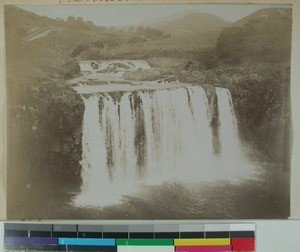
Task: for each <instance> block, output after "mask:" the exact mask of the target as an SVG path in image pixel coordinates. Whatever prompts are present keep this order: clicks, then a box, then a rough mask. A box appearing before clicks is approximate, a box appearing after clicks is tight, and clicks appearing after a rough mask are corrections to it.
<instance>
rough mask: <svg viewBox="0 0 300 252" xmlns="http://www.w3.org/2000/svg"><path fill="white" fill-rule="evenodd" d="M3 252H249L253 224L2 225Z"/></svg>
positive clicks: (253, 247)
mask: <svg viewBox="0 0 300 252" xmlns="http://www.w3.org/2000/svg"><path fill="white" fill-rule="evenodd" d="M4 229H5V230H4V233H5V237H4V243H5V244H4V245H5V251H12V250H14V251H18V250H20V251H22V250H26V251H81V252H84V251H101V252H114V251H115V252H135V251H136V252H148V251H149V252H150V251H151V252H229V251H234V252H246V251H247V252H250V251H255V224H252V223H245V224H241V223H238V224H186V225H185V224H183V225H173V224H171V225H169V224H158V225H73V224H67V225H66V224H28V223H24V224H23V223H22V224H20V223H5V225H4Z"/></svg>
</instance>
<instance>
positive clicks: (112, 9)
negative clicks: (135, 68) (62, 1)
mask: <svg viewBox="0 0 300 252" xmlns="http://www.w3.org/2000/svg"><path fill="white" fill-rule="evenodd" d="M18 7H21V8H23V9H25V10H29V11H31V12H34V13H36V14H38V15H40V16H47V17H50V18H53V19H55V18H63V19H65V20H66V18H67V17H68V16H74V17H76V18H77V17H83V19H84V20H85V21H88V20H89V21H92V22H94V24H95V25H100V26H131V25H137V24H139V23H140V22H143V21H147V20H155V19H161V18H164V17H168V16H172V15H175V14H176V13H179V12H184V11H193V12H197V11H201V12H205V13H210V14H214V15H216V16H219V17H221V18H222V19H224V20H225V21H228V22H234V21H237V20H239V19H241V18H243V17H245V16H247V15H249V14H251V13H253V12H255V11H257V10H259V9H264V8H291V5H279V4H276V5H275V4H273V5H271V4H268V5H266V4H134V5H133V4H130V5H119V4H118V5H108V4H106V5H103V4H98V5H95V4H93V5H18Z"/></svg>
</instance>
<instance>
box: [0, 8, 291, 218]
mask: <svg viewBox="0 0 300 252" xmlns="http://www.w3.org/2000/svg"><path fill="white" fill-rule="evenodd" d="M4 21H5V27H4V28H5V34H4V35H5V55H6V66H5V69H6V97H7V105H6V109H7V150H6V152H7V162H6V172H7V219H8V220H20V219H27V220H37V219H39V220H46V219H98V220H99V219H101V220H123V219H124V220H125V219H130V220H135V219H136V220H167V219H168V220H178V219H287V218H289V217H290V195H291V194H290V185H291V177H290V174H291V167H290V166H291V165H290V164H291V147H290V146H291V130H290V128H291V105H290V104H291V94H290V90H291V89H290V87H291V85H290V72H291V39H292V5H290V4H188V3H186V4H171V3H169V4H162V3H161V4H158V3H157V4H154V3H153V4H128V5H126V4H105V5H101V4H93V5H85V4H80V5H63V4H61V5H60V4H52V5H37V4H23V5H22V4H16V5H4Z"/></svg>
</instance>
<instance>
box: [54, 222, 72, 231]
mask: <svg viewBox="0 0 300 252" xmlns="http://www.w3.org/2000/svg"><path fill="white" fill-rule="evenodd" d="M76 231H77V225H69V224H53V232H76Z"/></svg>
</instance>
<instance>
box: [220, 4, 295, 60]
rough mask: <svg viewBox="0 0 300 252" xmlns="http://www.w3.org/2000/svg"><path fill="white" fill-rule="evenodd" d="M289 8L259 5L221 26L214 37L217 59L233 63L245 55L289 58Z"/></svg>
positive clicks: (265, 58) (243, 58) (261, 57)
mask: <svg viewBox="0 0 300 252" xmlns="http://www.w3.org/2000/svg"><path fill="white" fill-rule="evenodd" d="M291 34H292V10H291V9H281V8H278V9H275V8H272V9H262V10H259V11H257V12H255V13H253V14H251V15H249V16H247V17H245V18H242V19H240V20H239V21H237V22H235V23H233V24H231V25H230V26H228V27H226V28H224V29H223V30H222V32H221V33H220V35H219V37H218V41H217V53H218V56H219V57H220V58H221V59H224V60H226V61H232V62H235V63H238V62H240V61H241V60H245V59H256V60H258V59H259V60H263V61H265V62H283V61H289V60H290V51H291Z"/></svg>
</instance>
